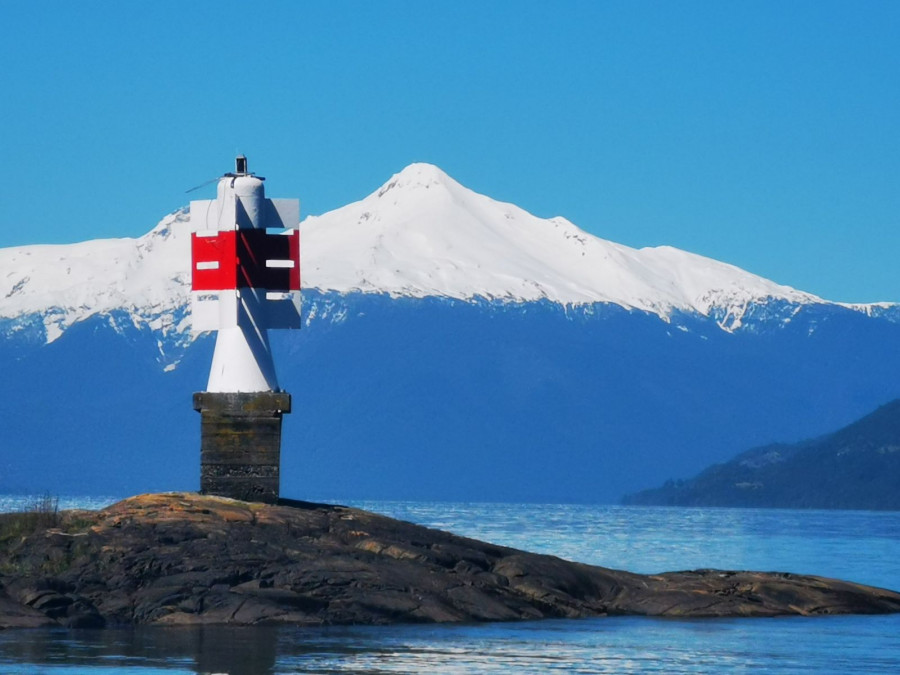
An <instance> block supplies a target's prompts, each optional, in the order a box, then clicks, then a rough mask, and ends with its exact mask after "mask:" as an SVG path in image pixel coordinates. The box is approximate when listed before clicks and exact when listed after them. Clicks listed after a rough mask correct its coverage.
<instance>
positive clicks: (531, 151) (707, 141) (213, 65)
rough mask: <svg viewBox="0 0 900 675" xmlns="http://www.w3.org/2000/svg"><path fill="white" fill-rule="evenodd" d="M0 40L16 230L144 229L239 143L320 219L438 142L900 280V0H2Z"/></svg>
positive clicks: (595, 201) (3, 212)
mask: <svg viewBox="0 0 900 675" xmlns="http://www.w3.org/2000/svg"><path fill="white" fill-rule="evenodd" d="M0 58H2V63H3V67H2V70H0V85H2V86H0V97H2V98H0V153H2V155H0V156H2V161H3V162H4V164H5V166H4V171H3V177H2V180H0V246H15V245H21V244H28V243H45V242H60V243H62V242H73V241H79V240H82V239H89V238H96V237H116V236H138V235H140V234H142V233H144V232H146V231H147V230H149V229H150V228H151V227H152V226H153V225H154V224H155V223H156V222H157V221H158V220H159V219H160V218H161V217H163V216H164V215H165V214H167V213H168V212H170V211H172V210H174V209H176V208H178V207H180V206H182V205H184V204H186V203H187V202H188V201H189V199H190V198H191V197H193V198H195V199H196V198H208V197H209V196H210V195H211V194H212V188H211V187H209V188H206V189H205V190H201V191H198V192H196V193H193V194H192V195H186V194H185V190H187V189H188V188H190V187H193V186H195V185H197V184H199V183H202V182H203V181H205V180H208V179H210V178H213V177H215V176H217V175H220V174H221V173H223V172H224V171H227V170H230V169H231V167H232V163H233V157H234V155H235V154H237V153H238V152H241V153H245V154H246V155H247V156H248V157H249V159H250V163H251V170H254V171H257V172H259V173H260V174H262V175H264V176H267V177H268V179H269V180H268V183H267V185H268V192H269V194H270V195H272V196H276V197H279V196H280V197H295V196H296V197H300V199H301V205H302V209H303V211H304V212H305V213H306V214H310V213H312V214H318V213H323V212H325V211H327V210H330V209H333V208H336V207H338V206H341V205H343V204H345V203H348V202H350V201H354V200H356V199H360V198H362V197H364V196H365V195H367V194H368V193H369V192H371V191H372V190H374V189H375V188H377V187H378V186H379V185H380V184H381V183H383V182H384V181H385V180H387V179H388V178H389V177H390V175H391V174H392V173H395V172H397V171H399V170H400V169H402V168H403V167H404V166H406V165H407V164H409V163H411V162H416V161H425V162H432V163H434V164H437V165H438V166H440V167H441V168H443V169H444V170H445V171H447V172H448V173H449V174H450V175H451V176H453V177H455V178H456V179H457V180H459V181H460V182H462V183H463V184H464V185H467V186H469V187H471V188H473V189H475V190H476V191H478V192H482V193H485V194H488V195H490V196H492V197H494V198H496V199H501V200H505V201H511V202H514V203H516V204H518V205H520V206H522V207H524V208H526V209H528V210H529V211H532V212H533V213H535V214H537V215H540V216H553V215H563V216H565V217H567V218H569V219H570V220H572V221H573V222H575V223H576V224H577V225H579V226H580V227H582V228H584V229H586V230H588V231H590V232H592V233H594V234H596V235H598V236H601V237H604V238H606V239H611V240H613V241H618V242H621V243H624V244H628V245H630V246H638V247H639V246H652V245H659V244H670V245H673V246H677V247H679V248H684V249H687V250H690V251H694V252H696V253H700V254H703V255H708V256H711V257H714V258H718V259H720V260H724V261H727V262H731V263H734V264H736V265H739V266H741V267H744V268H746V269H748V270H750V271H752V272H755V273H757V274H761V275H763V276H766V277H769V278H771V279H774V280H775V281H778V282H781V283H786V284H789V285H792V286H795V287H797V288H801V289H803V290H807V291H810V292H813V293H817V294H819V295H823V296H825V297H827V298H829V299H835V300H844V301H879V300H892V301H900V266H898V265H897V262H896V261H897V259H898V253H900V2H898V1H896V0H888V1H884V2H877V1H861V2H850V1H849V0H847V1H846V2H828V1H825V0H810V1H800V0H792V1H788V2H784V1H779V2H762V1H756V2H749V1H747V2H727V1H722V0H717V1H713V2H689V1H684V2H652V3H651V2H639V1H635V0H629V1H626V2H602V1H600V0H595V1H585V2H574V1H573V2H549V1H546V0H542V1H541V2H525V1H517V2H503V1H498V0H492V1H491V2H485V1H483V0H482V1H479V2H461V1H459V0H456V1H453V2H438V1H433V2H413V1H412V0H410V1H409V2H402V3H401V2H372V1H367V2H271V1H270V2H258V3H257V2H253V3H251V2H248V1H244V2H231V1H229V0H219V1H217V2H170V1H161V0H154V1H153V2H120V1H110V2H94V1H86V2H62V1H58V2H46V1H39V0H38V1H34V0H32V1H30V2H27V3H26V2H13V1H12V0H4V1H3V2H0ZM0 272H2V271H0Z"/></svg>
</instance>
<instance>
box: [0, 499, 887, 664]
mask: <svg viewBox="0 0 900 675" xmlns="http://www.w3.org/2000/svg"><path fill="white" fill-rule="evenodd" d="M107 501H110V500H107ZM11 503H13V504H14V503H15V502H10V501H9V500H6V501H4V499H3V498H0V507H5V508H9V504H11ZM102 503H103V501H102V500H99V501H98V500H95V501H93V502H92V503H91V504H90V506H92V507H96V506H100V505H102ZM67 505H78V503H77V500H75V503H74V504H69V503H67ZM351 505H352V506H359V507H362V508H366V509H369V510H372V511H377V512H380V513H384V514H386V515H389V516H393V517H398V518H402V519H404V520H409V521H413V522H417V523H421V524H424V525H427V526H429V527H437V528H441V529H446V530H451V531H453V532H456V533H459V534H463V535H466V536H471V537H475V538H478V539H484V540H488V541H493V542H495V543H498V544H504V545H508V546H514V547H517V548H523V549H528V550H532V551H537V552H542V553H551V554H554V555H559V556H561V557H564V558H568V559H572V560H579V561H582V562H587V563H592V564H598V565H603V566H606V567H616V568H621V569H629V570H633V571H636V572H660V571H666V570H679V569H695V568H708V567H712V568H719V569H757V570H766V571H786V572H795V573H813V574H820V575H823V576H832V577H839V578H844V579H850V580H853V581H858V582H862V583H868V584H872V585H877V586H882V587H889V588H900V513H891V512H865V511H792V510H759V509H699V508H698V509H677V508H652V507H617V506H583V505H557V504H545V505H536V504H458V503H418V502H417V503H412V502H355V503H353V504H351ZM423 671H430V672H432V673H473V672H475V673H478V672H483V673H543V672H567V673H568V672H572V673H723V672H735V673H812V672H816V673H894V672H900V616H896V615H892V616H841V617H813V618H803V617H784V618H775V619H705V620H673V619H648V618H640V617H610V618H598V619H587V620H549V621H535V622H525V623H508V624H488V625H463V626H458V625H449V626H445V625H439V626H435V625H429V626H378V627H331V628H313V629H311V628H296V627H281V628H271V627H268V628H247V627H239V628H238V627H235V628H228V627H206V628H184V627H180V628H154V627H143V628H139V629H134V630H101V631H64V630H33V631H5V632H0V672H2V673H12V674H16V675H17V674H19V673H48V674H66V675H71V674H74V673H85V674H91V675H96V674H99V673H126V674H138V673H139V674H141V675H147V674H149V673H167V674H171V673H217V672H219V673H226V672H227V673H230V675H239V674H243V673H254V674H256V673H261V674H263V675H276V674H278V675H280V674H282V673H346V672H360V673H418V672H423Z"/></svg>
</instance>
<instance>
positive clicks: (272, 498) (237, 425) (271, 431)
mask: <svg viewBox="0 0 900 675" xmlns="http://www.w3.org/2000/svg"><path fill="white" fill-rule="evenodd" d="M194 410H196V411H198V412H199V413H200V492H201V493H203V494H208V495H218V496H220V497H231V498H232V499H242V500H244V501H250V502H266V503H269V504H274V503H275V502H276V501H278V497H279V481H280V469H281V417H282V415H284V414H285V413H289V412H290V411H291V395H290V394H287V393H284V392H271V391H267V392H255V393H217V392H208V391H202V392H197V393H195V394H194Z"/></svg>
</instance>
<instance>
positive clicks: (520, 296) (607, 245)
mask: <svg viewBox="0 0 900 675" xmlns="http://www.w3.org/2000/svg"><path fill="white" fill-rule="evenodd" d="M302 231H303V246H304V259H303V270H304V279H305V280H306V283H307V284H308V285H310V286H312V287H314V288H318V289H323V290H334V291H338V292H341V293H347V292H350V291H363V292H385V293H389V294H391V295H393V296H412V297H426V296H444V297H450V298H458V299H470V298H474V297H483V298H487V299H498V300H507V301H514V302H528V301H534V300H550V301H552V302H556V303H560V304H565V305H573V304H574V305H584V304H590V303H613V304H616V305H620V306H622V307H625V308H627V309H638V310H642V311H646V312H651V313H653V314H657V315H658V316H660V317H668V316H669V315H670V314H671V313H672V312H673V311H682V312H696V313H699V314H701V315H703V316H708V315H709V314H710V312H711V311H712V310H713V309H719V310H722V311H721V314H722V315H723V316H726V317H728V321H727V322H724V323H723V327H724V328H729V329H732V328H737V327H739V326H740V320H741V317H742V316H743V314H744V312H745V311H746V308H747V307H748V305H750V304H752V303H754V302H761V301H764V300H771V299H774V300H784V301H787V302H790V303H797V304H805V303H821V302H823V300H821V299H820V298H817V297H816V296H814V295H810V294H809V293H803V292H800V291H796V290H794V289H793V288H790V287H788V286H781V285H778V284H776V283H773V282H771V281H768V280H766V279H763V278H762V277H758V276H756V275H754V274H750V273H749V272H745V271H744V270H741V269H739V268H737V267H735V266H733V265H728V264H725V263H721V262H717V261H715V260H711V259H710V258H704V257H703V256H699V255H694V254H692V253H687V252H685V251H681V250H678V249H676V248H672V247H670V246H660V247H656V248H642V249H634V248H630V247H628V246H623V245H621V244H616V243H613V242H610V241H606V240H604V239H600V238H598V237H595V236H593V235H591V234H588V233H587V232H585V231H584V230H581V229H579V228H578V227H576V226H575V225H573V224H572V223H570V222H569V221H568V220H566V219H565V218H560V217H556V218H550V219H549V220H545V219H542V218H537V217H535V216H533V215H531V214H530V213H528V212H527V211H524V210H522V209H520V208H519V207H517V206H515V205H513V204H507V203H502V202H497V201H494V200H493V199H490V198H489V197H486V196H484V195H481V194H478V193H476V192H473V191H472V190H469V189H468V188H465V187H463V186H462V185H460V184H459V183H457V182H456V181H455V180H453V179H452V178H450V177H449V176H448V175H447V174H445V173H444V172H443V171H441V170H440V169H439V168H437V167H436V166H432V165H430V164H413V165H411V166H408V167H407V168H406V169H404V170H403V171H401V172H400V173H398V174H396V175H394V176H393V177H392V178H391V179H390V180H389V181H388V182H387V183H385V184H384V185H383V186H382V187H381V188H380V189H379V190H378V191H376V192H374V193H373V194H371V195H369V196H368V197H366V198H365V199H363V200H362V201H359V202H355V203H353V204H349V205H347V206H345V207H343V208H340V209H336V210H335V211H331V212H329V213H326V214H325V215H323V216H319V217H310V218H307V219H306V220H305V221H304V223H303V227H302Z"/></svg>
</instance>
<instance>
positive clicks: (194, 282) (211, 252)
mask: <svg viewBox="0 0 900 675" xmlns="http://www.w3.org/2000/svg"><path fill="white" fill-rule="evenodd" d="M234 234H235V233H234V231H226V232H219V233H218V234H217V235H216V236H214V237H198V236H197V234H196V233H192V234H191V289H192V290H195V291H223V290H227V289H232V288H237V253H236V249H235V236H234Z"/></svg>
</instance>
